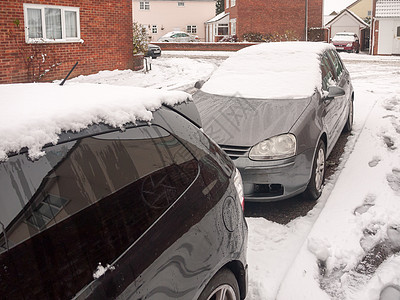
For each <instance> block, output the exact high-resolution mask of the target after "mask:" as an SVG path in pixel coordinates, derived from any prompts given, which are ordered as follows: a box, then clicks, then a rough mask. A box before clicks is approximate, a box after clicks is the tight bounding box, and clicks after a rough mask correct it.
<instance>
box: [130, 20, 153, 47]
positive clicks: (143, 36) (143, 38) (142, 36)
mask: <svg viewBox="0 0 400 300" xmlns="http://www.w3.org/2000/svg"><path fill="white" fill-rule="evenodd" d="M132 30H133V54H138V53H146V52H147V49H148V48H149V44H148V37H147V33H146V28H144V27H143V26H142V25H140V24H139V23H138V22H133V26H132Z"/></svg>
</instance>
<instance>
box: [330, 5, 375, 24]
mask: <svg viewBox="0 0 400 300" xmlns="http://www.w3.org/2000/svg"><path fill="white" fill-rule="evenodd" d="M346 13H348V14H349V15H350V16H351V17H353V18H354V19H355V20H356V21H357V22H359V23H360V24H361V25H362V26H364V28H365V27H369V25H368V24H367V23H365V22H364V20H363V19H361V18H360V17H359V16H357V15H356V14H355V13H353V12H352V11H350V10H348V9H347V8H345V9H343V10H342V11H341V12H340V13H339V14H338V15H337V16H336V17H334V18H333V19H332V20H330V21H329V22H328V23H326V24H325V26H326V27H330V26H331V25H332V23H334V22H335V20H337V19H339V18H340V17H341V16H342V15H344V14H346Z"/></svg>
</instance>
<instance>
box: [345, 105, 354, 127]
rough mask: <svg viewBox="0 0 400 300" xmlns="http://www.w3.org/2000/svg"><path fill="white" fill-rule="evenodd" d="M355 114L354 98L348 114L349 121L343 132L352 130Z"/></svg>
mask: <svg viewBox="0 0 400 300" xmlns="http://www.w3.org/2000/svg"><path fill="white" fill-rule="evenodd" d="M353 116H354V103H353V100H351V104H350V107H349V114H348V115H347V121H346V124H345V125H344V127H343V132H350V131H351V129H352V128H353Z"/></svg>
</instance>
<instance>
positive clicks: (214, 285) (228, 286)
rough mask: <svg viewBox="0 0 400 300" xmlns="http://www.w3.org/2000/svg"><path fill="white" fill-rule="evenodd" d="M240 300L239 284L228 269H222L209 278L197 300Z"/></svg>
mask: <svg viewBox="0 0 400 300" xmlns="http://www.w3.org/2000/svg"><path fill="white" fill-rule="evenodd" d="M214 299H219V300H240V292H239V285H238V283H237V280H236V277H235V275H233V273H232V272H231V271H230V270H229V269H226V268H224V269H222V270H220V271H218V273H217V274H215V275H214V277H213V278H211V280H210V282H209V283H207V285H206V287H205V288H204V290H203V291H202V292H201V294H200V297H199V300H214Z"/></svg>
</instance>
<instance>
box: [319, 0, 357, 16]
mask: <svg viewBox="0 0 400 300" xmlns="http://www.w3.org/2000/svg"><path fill="white" fill-rule="evenodd" d="M355 1H356V0H324V15H329V14H330V13H331V12H332V11H336V12H337V13H338V12H340V11H341V10H342V9H344V8H346V7H347V6H349V5H350V4H352V3H353V2H355Z"/></svg>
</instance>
